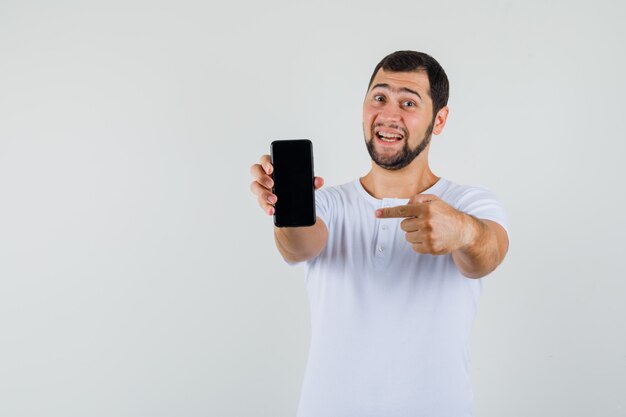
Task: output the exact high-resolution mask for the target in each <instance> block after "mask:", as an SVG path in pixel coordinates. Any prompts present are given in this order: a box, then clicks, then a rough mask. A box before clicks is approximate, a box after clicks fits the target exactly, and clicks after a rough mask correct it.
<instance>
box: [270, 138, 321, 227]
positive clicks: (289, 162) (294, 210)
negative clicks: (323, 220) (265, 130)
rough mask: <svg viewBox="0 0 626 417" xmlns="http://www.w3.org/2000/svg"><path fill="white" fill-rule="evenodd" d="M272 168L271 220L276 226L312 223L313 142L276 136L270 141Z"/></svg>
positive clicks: (313, 206)
mask: <svg viewBox="0 0 626 417" xmlns="http://www.w3.org/2000/svg"><path fill="white" fill-rule="evenodd" d="M270 153H271V157H272V165H273V166H274V171H273V174H272V178H273V180H274V187H273V189H272V191H273V193H274V194H276V197H277V201H276V204H275V206H274V208H275V212H274V224H275V225H276V226H278V227H298V226H312V225H314V224H315V219H316V216H315V186H314V184H313V181H314V176H313V144H312V143H311V141H310V140H308V139H295V140H275V141H273V142H272V145H271V152H270Z"/></svg>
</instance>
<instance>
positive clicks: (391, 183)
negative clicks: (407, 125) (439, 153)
mask: <svg viewBox="0 0 626 417" xmlns="http://www.w3.org/2000/svg"><path fill="white" fill-rule="evenodd" d="M438 179H439V177H437V176H436V175H435V174H433V172H432V171H431V170H430V167H429V166H428V153H427V152H423V153H422V154H421V155H420V156H418V157H417V158H415V159H414V160H413V162H411V163H410V164H409V165H407V166H406V167H404V168H402V169H399V170H397V171H390V170H387V169H384V168H381V167H380V166H378V165H376V163H374V161H372V169H371V170H370V172H368V173H367V175H366V176H364V177H362V178H361V184H362V185H363V188H365V190H366V191H367V192H368V193H369V194H371V195H372V196H373V197H375V198H378V199H382V198H411V197H413V196H414V195H416V194H419V193H421V192H423V191H424V190H427V189H428V188H430V187H432V186H433V184H435V183H436V182H437V180H438Z"/></svg>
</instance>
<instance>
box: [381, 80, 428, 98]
mask: <svg viewBox="0 0 626 417" xmlns="http://www.w3.org/2000/svg"><path fill="white" fill-rule="evenodd" d="M377 87H380V88H384V89H387V90H391V91H404V92H406V93H411V94H415V95H416V96H417V97H419V99H420V100H423V99H422V96H420V94H419V93H418V92H417V91H414V90H411V89H410V88H406V87H401V88H399V89H395V88H391V86H390V85H389V84H385V83H381V84H376V85H374V86H373V87H372V90H373V89H375V88H377Z"/></svg>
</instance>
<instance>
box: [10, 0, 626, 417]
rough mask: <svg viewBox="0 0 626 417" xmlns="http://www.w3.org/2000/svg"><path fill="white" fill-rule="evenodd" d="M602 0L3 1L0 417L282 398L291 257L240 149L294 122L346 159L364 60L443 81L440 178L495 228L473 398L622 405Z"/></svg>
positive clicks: (613, 89) (261, 408)
mask: <svg viewBox="0 0 626 417" xmlns="http://www.w3.org/2000/svg"><path fill="white" fill-rule="evenodd" d="M625 15H626V10H625V6H624V5H623V3H621V2H618V1H593V2H580V1H578V2H577V1H574V2H572V1H566V0H558V1H551V2H543V1H524V2H512V1H482V2H467V1H456V2H419V1H407V2H375V1H358V2H357V1H354V0H353V1H351V2H321V3H320V2H302V1H282V2H281V1H276V0H270V1H264V2H253V1H248V2H241V3H223V4H213V3H211V2H200V1H198V2H191V1H176V2H174V1H171V2H163V1H147V0H145V1H136V0H132V1H107V2H104V1H102V2H70V1H54V2H28V1H6V0H1V1H0V415H1V416H29V417H30V416H46V417H53V416H63V417H69V416H81V417H82V416H117V417H123V416H220V417H227V416H258V417H260V416H268V417H270V416H271V417H276V416H293V415H295V411H296V407H297V402H298V395H299V392H300V384H301V382H302V377H303V373H304V367H305V361H306V357H307V350H308V343H309V316H308V301H307V298H306V293H305V289H304V279H303V270H302V269H301V268H289V267H287V266H286V265H285V264H284V263H283V262H282V260H281V259H280V258H279V255H278V253H277V251H276V250H275V248H274V246H273V239H272V224H271V223H272V222H271V218H269V217H267V216H265V215H264V214H263V213H262V212H261V211H260V209H259V208H258V206H257V204H256V201H255V199H254V198H253V196H252V195H251V193H250V192H249V183H250V176H249V172H248V170H249V166H250V165H251V164H252V163H254V162H255V161H256V160H257V159H258V157H259V156H260V155H261V154H262V153H266V152H268V150H269V143H270V141H271V140H273V139H287V138H310V139H312V140H313V142H314V150H315V163H316V173H317V174H318V175H321V176H323V177H324V178H325V180H326V183H327V184H328V185H337V184H341V183H344V182H347V181H350V180H352V179H354V178H356V177H357V176H361V175H363V174H365V173H366V172H367V170H368V168H369V157H368V154H367V152H366V149H365V146H364V145H363V137H362V130H361V104H362V99H363V96H364V93H365V89H366V86H367V81H368V80H369V77H370V75H371V71H372V70H373V68H374V66H375V65H376V63H377V62H378V61H379V60H380V59H381V58H382V57H383V56H384V55H386V54H388V53H390V52H393V51H395V50H398V49H414V50H420V51H424V52H427V53H429V54H431V55H433V56H434V57H435V58H436V59H437V60H439V62H440V63H441V64H442V65H443V67H444V68H445V70H446V72H447V74H448V77H449V79H450V83H451V98H450V102H449V105H450V108H451V111H450V117H449V119H448V125H447V126H446V128H445V130H444V132H443V134H442V135H440V136H435V137H434V139H433V143H432V146H431V162H432V166H433V170H434V172H435V173H436V174H437V175H440V176H444V177H446V178H448V179H450V180H453V181H455V182H459V183H463V184H472V185H484V186H487V187H489V188H490V189H491V190H492V191H494V192H495V194H496V195H497V196H498V197H499V199H500V200H501V201H502V202H503V203H504V205H505V207H506V209H507V212H508V215H509V218H510V228H511V248H510V252H509V255H508V257H507V259H506V260H505V262H504V263H503V265H502V266H501V267H500V268H499V269H498V270H497V271H496V272H495V273H493V274H492V275H490V276H489V277H487V278H485V290H484V293H483V297H482V299H481V305H480V308H479V314H478V317H477V320H476V324H475V326H474V330H473V338H472V365H471V372H472V381H473V384H474V390H475V395H476V403H475V411H476V416H477V417H501V416H508V417H522V416H524V417H526V416H550V417H552V416H568V417H578V416H580V417H583V416H591V415H594V416H606V417H613V416H626V395H624V393H625V392H626V324H625V319H624V317H626V307H625V306H624V299H625V298H626V279H625V278H626V274H625V273H624V267H623V263H624V243H623V236H624V233H625V232H626V227H625V226H626V222H625V220H624V215H623V212H624V203H625V192H624V186H623V182H624V178H625V177H626V176H625V174H626V172H625V171H626V170H625V169H624V165H623V161H624V158H625V156H626V155H625V154H626V152H625V145H624V142H625V140H626V137H625V136H626V135H625V133H624V132H625V131H626V126H625V125H626V122H625V120H626V117H625V115H624V105H623V99H624V96H625V95H626V83H625V82H624V74H625V69H626V68H625V65H626V57H625V53H624V44H625V42H626V32H625V30H624V29H623V27H624V26H623V19H624V16H625Z"/></svg>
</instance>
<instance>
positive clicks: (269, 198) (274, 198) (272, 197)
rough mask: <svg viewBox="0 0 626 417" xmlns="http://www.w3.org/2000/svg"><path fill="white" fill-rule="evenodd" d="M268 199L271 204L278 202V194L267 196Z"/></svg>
mask: <svg viewBox="0 0 626 417" xmlns="http://www.w3.org/2000/svg"><path fill="white" fill-rule="evenodd" d="M267 201H269V202H270V204H274V203H276V196H273V195H271V196H269V197H267Z"/></svg>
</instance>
